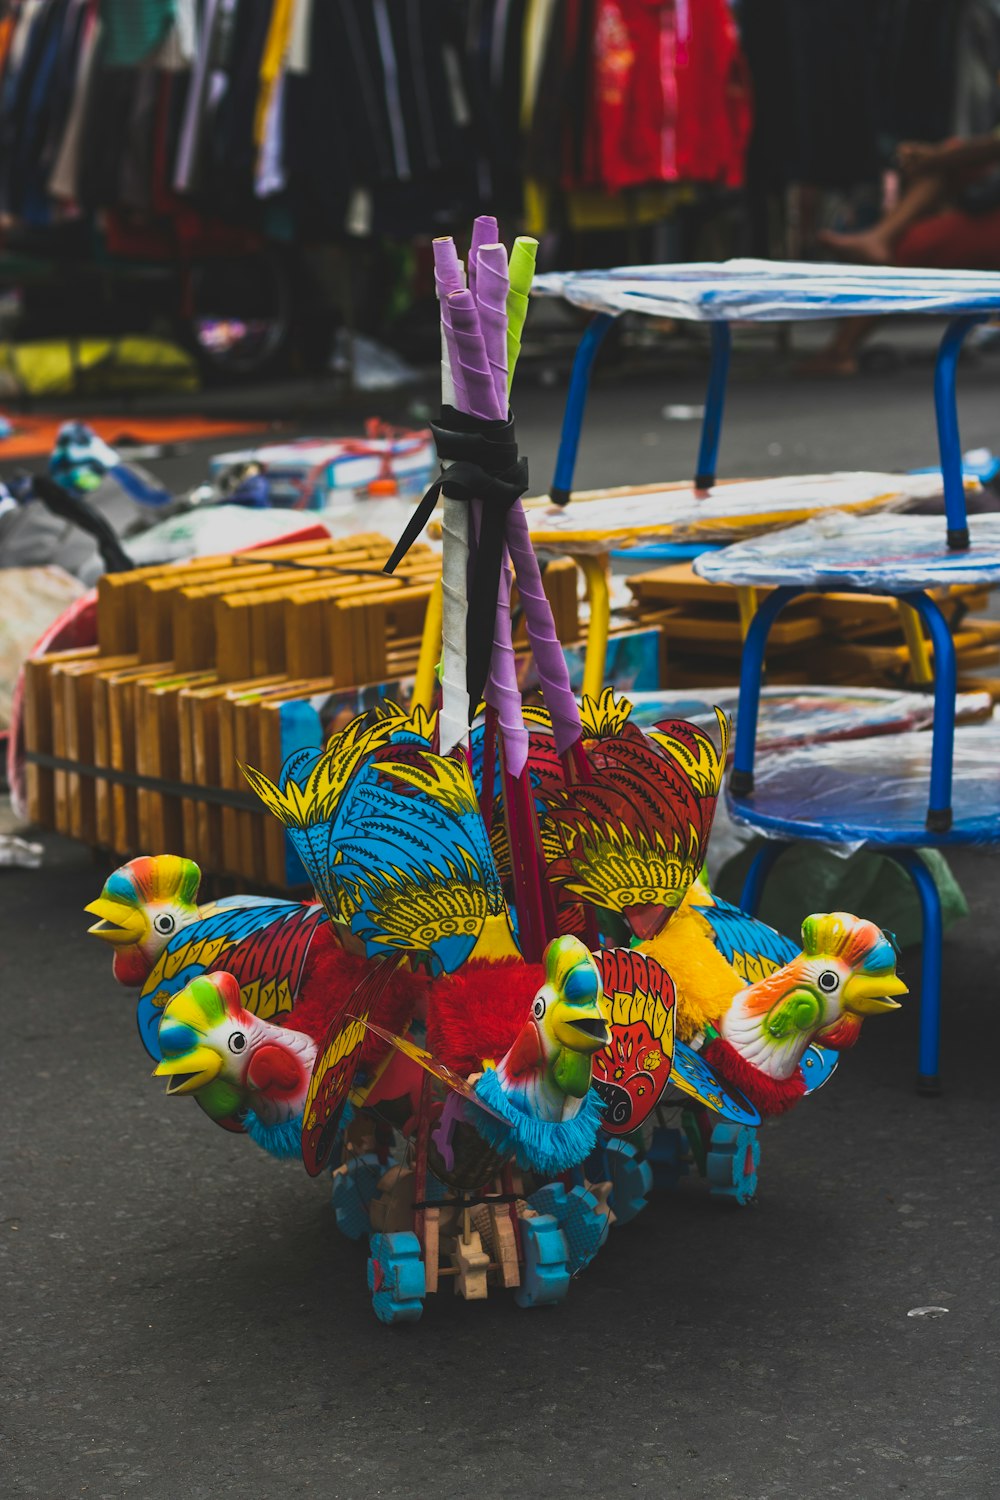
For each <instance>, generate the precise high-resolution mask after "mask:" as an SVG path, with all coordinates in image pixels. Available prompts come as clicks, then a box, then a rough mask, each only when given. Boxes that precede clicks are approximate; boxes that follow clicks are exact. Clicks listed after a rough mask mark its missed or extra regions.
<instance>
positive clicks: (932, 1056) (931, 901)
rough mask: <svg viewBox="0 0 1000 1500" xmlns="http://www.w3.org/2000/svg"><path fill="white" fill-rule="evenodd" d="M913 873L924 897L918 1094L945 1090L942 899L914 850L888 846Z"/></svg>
mask: <svg viewBox="0 0 1000 1500" xmlns="http://www.w3.org/2000/svg"><path fill="white" fill-rule="evenodd" d="M885 852H886V853H887V854H890V855H891V856H892V858H893V859H894V860H895V861H896V863H897V864H898V865H901V866H902V868H903V869H904V870H905V871H906V873H907V874H908V875H909V877H910V879H911V880H912V881H913V884H914V885H915V886H916V890H917V895H918V896H919V898H920V911H921V914H922V916H923V921H924V936H923V949H922V959H921V966H920V1071H919V1072H918V1074H917V1093H918V1094H928V1095H934V1094H940V1092H941V1071H940V1070H941V1064H940V1051H941V945H942V938H943V924H942V921H941V898H940V896H939V895H938V889H937V886H936V885H935V884H934V879H933V876H932V875H931V872H930V870H928V868H927V866H926V865H925V864H924V862H923V860H922V859H921V858H920V855H919V854H917V853H916V851H915V850H913V849H887V850H886V851H885Z"/></svg>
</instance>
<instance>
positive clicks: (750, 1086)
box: [701, 1036, 806, 1115]
mask: <svg viewBox="0 0 1000 1500" xmlns="http://www.w3.org/2000/svg"><path fill="white" fill-rule="evenodd" d="M701 1055H702V1057H703V1058H704V1059H705V1061H706V1062H707V1063H709V1064H711V1066H712V1067H713V1068H714V1069H715V1071H716V1072H717V1073H718V1074H719V1076H720V1077H721V1078H724V1079H725V1080H726V1082H727V1083H731V1084H733V1085H734V1086H735V1087H736V1088H738V1089H739V1090H740V1091H741V1092H742V1093H744V1094H746V1096H747V1098H748V1099H749V1100H750V1101H751V1103H752V1104H756V1106H757V1108H758V1109H759V1110H760V1112H761V1114H762V1115H782V1114H784V1113H785V1111H786V1110H789V1109H792V1108H793V1107H794V1106H795V1105H796V1104H798V1102H799V1100H800V1099H801V1098H802V1096H803V1094H804V1093H805V1091H806V1081H805V1079H804V1078H803V1076H802V1069H801V1068H796V1069H795V1072H794V1073H793V1074H792V1076H791V1078H772V1077H771V1075H770V1074H769V1073H764V1072H762V1071H761V1069H760V1068H755V1067H754V1066H753V1064H752V1063H749V1062H747V1060H746V1058H745V1057H741V1056H740V1054H739V1053H738V1052H737V1051H736V1049H735V1047H731V1046H730V1045H729V1043H728V1042H727V1041H724V1040H723V1038H722V1037H721V1036H720V1037H716V1038H715V1039H714V1040H713V1041H711V1042H709V1043H708V1044H707V1045H706V1046H705V1047H703V1048H702V1052H701Z"/></svg>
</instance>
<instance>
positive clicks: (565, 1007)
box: [552, 1000, 610, 1053]
mask: <svg viewBox="0 0 1000 1500" xmlns="http://www.w3.org/2000/svg"><path fill="white" fill-rule="evenodd" d="M552 1030H553V1032H554V1033H555V1035H556V1037H558V1039H559V1041H560V1042H561V1043H562V1045H563V1046H564V1047H569V1048H570V1050H571V1051H573V1052H591V1053H593V1052H600V1050H601V1048H602V1047H606V1046H607V1044H608V1041H609V1040H610V1032H609V1031H608V1023H607V1021H606V1020H605V1019H604V1017H603V1016H602V1015H601V1012H600V1011H599V1010H598V1008H597V1006H596V1005H595V1004H594V1003H593V1002H589V1003H587V1004H584V1005H574V1004H573V1002H572V1001H571V1000H560V1001H559V1002H558V1003H557V1004H556V1005H555V1006H553V1008H552Z"/></svg>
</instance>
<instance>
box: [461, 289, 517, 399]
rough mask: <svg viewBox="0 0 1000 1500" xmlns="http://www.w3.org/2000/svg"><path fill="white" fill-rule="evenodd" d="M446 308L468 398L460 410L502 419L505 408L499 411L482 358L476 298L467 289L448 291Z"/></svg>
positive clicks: (488, 373)
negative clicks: (465, 404) (449, 314)
mask: <svg viewBox="0 0 1000 1500" xmlns="http://www.w3.org/2000/svg"><path fill="white" fill-rule="evenodd" d="M448 310H449V312H450V313H451V326H452V331H453V333H454V337H455V350H456V354H457V357H458V368H459V369H460V370H461V375H462V382H463V384H464V386H465V394H466V397H467V399H468V405H467V406H466V407H465V408H464V410H466V411H467V412H468V413H469V414H470V415H471V416H473V417H481V418H483V419H485V420H486V421H487V422H496V421H498V420H502V418H503V417H504V416H506V411H503V412H501V410H500V408H499V406H498V405H497V395H496V387H495V386H494V384H493V376H492V375H491V373H490V362H489V360H488V359H487V357H486V345H485V343H484V342H483V334H482V329H481V328H480V325H479V313H478V311H477V309H476V299H475V297H473V295H472V293H471V292H469V291H464V292H452V294H451V296H450V297H449V298H448ZM456 386H457V381H456Z"/></svg>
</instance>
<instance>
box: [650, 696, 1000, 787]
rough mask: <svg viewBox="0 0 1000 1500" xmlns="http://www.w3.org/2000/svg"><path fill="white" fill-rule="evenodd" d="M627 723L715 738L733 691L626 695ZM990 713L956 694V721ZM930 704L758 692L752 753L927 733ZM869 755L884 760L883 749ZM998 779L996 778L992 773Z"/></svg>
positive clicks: (984, 699) (733, 702) (988, 706)
mask: <svg viewBox="0 0 1000 1500" xmlns="http://www.w3.org/2000/svg"><path fill="white" fill-rule="evenodd" d="M627 696H628V699H629V702H630V703H631V704H632V723H633V724H638V725H639V726H640V728H643V729H649V728H652V727H653V726H654V725H656V724H658V723H660V722H661V720H663V719H687V720H688V721H689V722H690V723H692V724H697V726H698V728H699V729H702V730H704V732H705V733H706V734H709V735H712V736H713V737H715V738H717V737H718V728H717V723H716V718H715V707H716V705H718V707H719V708H721V709H722V711H723V713H725V714H728V715H729V717H730V718H731V719H732V721H733V725H734V726H735V724H736V718H737V709H738V707H739V689H738V688H701V689H698V688H691V689H688V690H686V691H684V692H681V691H677V692H673V693H670V692H660V693H629V694H628V695H627ZM992 712H993V703H992V700H991V698H990V695H989V693H959V694H958V697H957V700H956V704H955V718H956V721H957V722H959V723H961V722H962V721H969V720H971V719H986V718H989V717H990V715H991V714H992ZM933 718H934V700H933V698H930V697H928V696H927V694H926V693H896V692H893V691H892V690H891V689H890V688H842V687H775V688H764V689H763V691H762V692H761V695H760V710H759V713H758V718H757V750H758V753H763V752H765V751H768V750H776V749H779V748H784V747H786V746H789V745H803V744H811V743H813V742H814V741H817V740H845V739H863V738H866V737H869V736H871V735H883V734H900V733H902V732H903V731H905V730H913V729H927V728H929V727H930V725H931V723H932V721H933ZM870 753H873V754H879V753H881V754H884V755H887V756H888V755H889V754H890V751H889V750H888V749H885V750H881V749H876V750H875V751H871V752H870ZM998 774H1000V773H998Z"/></svg>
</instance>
